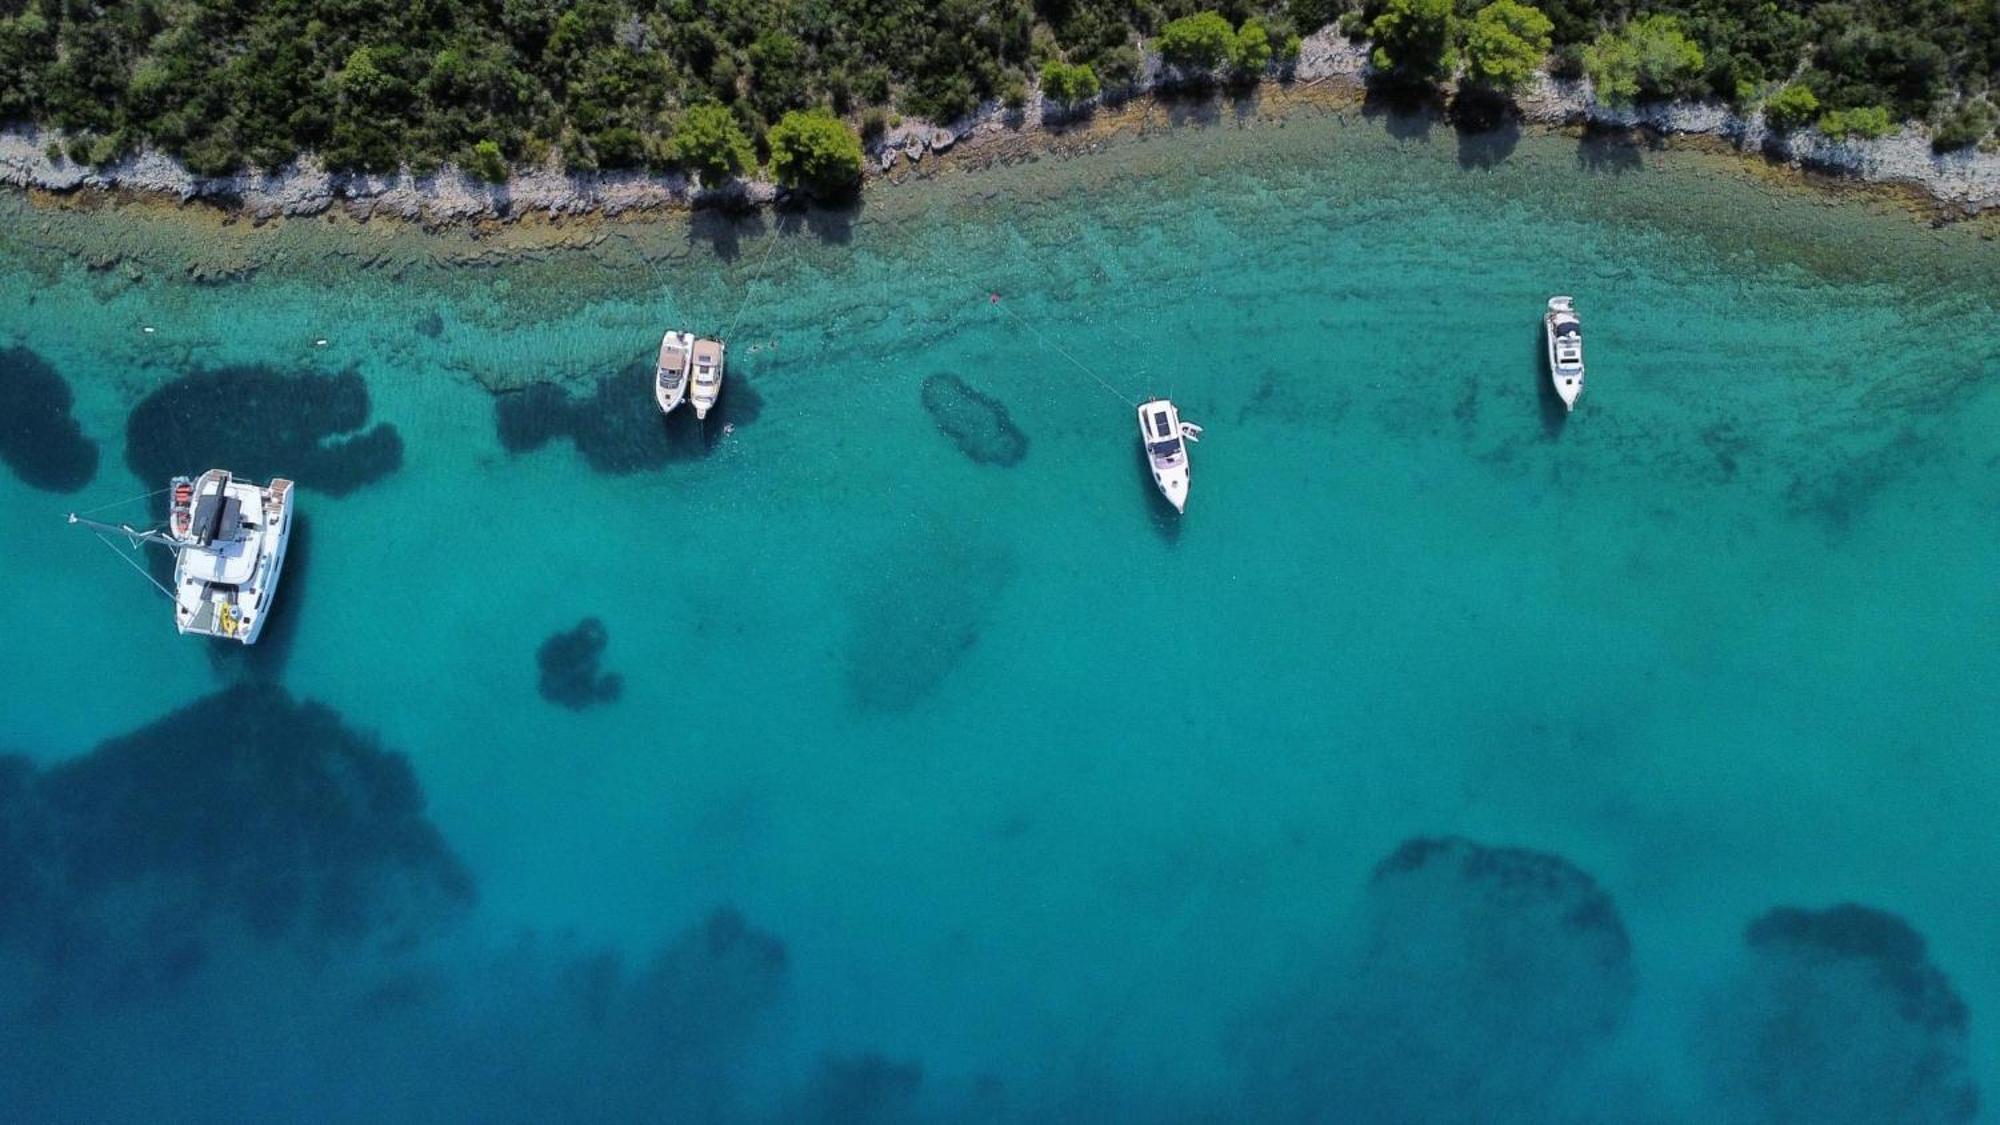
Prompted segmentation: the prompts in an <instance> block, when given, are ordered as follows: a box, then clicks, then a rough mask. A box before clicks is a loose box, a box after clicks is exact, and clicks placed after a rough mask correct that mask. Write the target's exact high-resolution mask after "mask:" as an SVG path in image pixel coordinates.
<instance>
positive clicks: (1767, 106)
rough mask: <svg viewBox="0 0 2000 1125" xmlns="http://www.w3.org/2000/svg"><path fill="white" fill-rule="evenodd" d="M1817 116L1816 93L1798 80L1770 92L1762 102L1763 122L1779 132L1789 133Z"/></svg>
mask: <svg viewBox="0 0 2000 1125" xmlns="http://www.w3.org/2000/svg"><path fill="white" fill-rule="evenodd" d="M1818 116H1819V97H1818V95H1816V94H1814V93H1813V92H1812V90H1811V89H1810V88H1809V87H1807V86H1805V85H1804V84H1802V83H1798V82H1793V83H1791V84H1789V85H1787V86H1786V87H1785V88H1784V89H1782V90H1779V91H1778V92H1777V93H1775V94H1772V95H1771V98H1770V100H1769V101H1767V102H1765V103H1764V123H1765V124H1767V125H1769V126H1770V127H1771V128H1773V129H1776V130H1777V131H1778V132H1780V133H1789V132H1791V131H1792V130H1793V129H1796V128H1798V127H1800V126H1801V125H1804V124H1806V123H1807V122H1810V121H1811V120H1812V119H1813V118H1815V117H1818Z"/></svg>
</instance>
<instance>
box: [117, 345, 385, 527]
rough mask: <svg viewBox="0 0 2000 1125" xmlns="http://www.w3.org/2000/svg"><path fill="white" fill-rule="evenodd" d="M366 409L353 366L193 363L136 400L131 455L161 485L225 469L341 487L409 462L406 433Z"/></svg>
mask: <svg viewBox="0 0 2000 1125" xmlns="http://www.w3.org/2000/svg"><path fill="white" fill-rule="evenodd" d="M368 413H369V403H368V384H367V383H365V382H364V381H363V380H362V378H361V376H360V374H359V373H358V372H355V371H347V372H343V373H342V374H339V375H292V374H287V373H284V372H281V371H279V370H277V369H275V368H270V367H250V366H245V367H223V368H216V369H214V370H203V371H196V372H194V373H193V374H190V375H187V376H185V377H183V378H180V379H176V380H174V381H173V382H171V383H168V384H167V385H166V386H163V387H161V388H159V389H158V390H156V391H154V392H153V393H151V394H149V395H147V396H146V397H145V398H143V399H141V400H139V404H138V405H137V406H135V407H133V408H132V412H131V414H130V415H128V416H127V417H126V419H125V463H126V464H127V465H129V466H130V467H131V469H132V472H133V473H134V474H135V475H137V476H138V477H139V479H140V480H142V481H148V482H153V483H154V485H155V487H158V486H161V485H164V484H166V482H167V480H168V479H169V478H171V477H173V476H174V475H176V474H179V473H188V474H193V473H199V472H202V471H204V470H207V469H213V468H224V469H228V470H230V471H231V472H234V473H238V474H240V475H242V476H245V477H251V478H255V479H258V480H263V479H267V478H270V477H274V476H282V477H289V478H291V479H292V480H295V481H297V482H299V484H300V486H302V487H305V488H311V489H315V490H317V491H320V492H325V493H329V494H332V495H334V496H344V495H346V494H347V493H350V492H353V491H354V490H355V489H357V488H360V487H362V486H363V485H367V484H372V483H374V482H375V481H378V480H380V479H382V478H383V477H386V476H388V475H389V474H391V473H393V472H395V471H396V470H397V469H400V468H401V467H402V465H403V438H402V435H401V434H399V433H397V432H396V427H395V426H393V425H390V424H389V423H386V422H383V423H378V424H376V425H375V426H372V427H370V426H369V425H368Z"/></svg>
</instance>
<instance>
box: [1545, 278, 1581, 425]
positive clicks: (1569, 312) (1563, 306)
mask: <svg viewBox="0 0 2000 1125" xmlns="http://www.w3.org/2000/svg"><path fill="white" fill-rule="evenodd" d="M1542 332H1543V334H1544V335H1545V336H1547V337H1548V343H1549V380H1550V381H1551V382H1553V383H1554V384H1555V387H1556V397H1557V398H1560V399H1562V404H1563V410H1564V411H1571V410H1575V409H1576V400H1577V396H1579V395H1581V394H1583V322H1582V321H1580V320H1578V319H1577V315H1576V302H1575V300H1574V299H1573V298H1570V297H1550V298H1549V311H1548V312H1546V313H1544V314H1542Z"/></svg>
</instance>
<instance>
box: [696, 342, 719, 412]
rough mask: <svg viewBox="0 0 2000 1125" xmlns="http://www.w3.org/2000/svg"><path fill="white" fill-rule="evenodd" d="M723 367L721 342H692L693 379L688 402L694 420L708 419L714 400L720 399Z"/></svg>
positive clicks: (713, 406)
mask: <svg viewBox="0 0 2000 1125" xmlns="http://www.w3.org/2000/svg"><path fill="white" fill-rule="evenodd" d="M723 366H724V364H723V350H722V341H720V340H696V341H695V342H694V379H693V385H692V386H690V387H689V388H688V401H689V402H691V403H693V404H694V416H695V417H696V418H706V417H708V412H709V411H711V410H713V409H715V400H716V399H718V398H721V397H722V369H723Z"/></svg>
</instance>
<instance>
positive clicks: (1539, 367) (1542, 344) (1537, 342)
mask: <svg viewBox="0 0 2000 1125" xmlns="http://www.w3.org/2000/svg"><path fill="white" fill-rule="evenodd" d="M1534 349H1535V351H1534V357H1535V359H1534V362H1533V363H1532V364H1529V365H1528V370H1530V371H1532V372H1534V379H1535V401H1536V402H1537V403H1540V404H1541V407H1542V433H1543V435H1544V436H1546V437H1547V438H1548V439H1549V440H1550V441H1554V440H1556V439H1557V438H1560V437H1562V433H1563V427H1564V426H1566V425H1568V424H1569V411H1568V410H1565V409H1563V404H1562V399H1561V398H1560V397H1558V396H1557V395H1556V388H1555V385H1554V384H1553V383H1551V382H1550V381H1549V380H1550V375H1549V341H1548V337H1547V335H1545V333H1544V331H1543V329H1542V323H1541V321H1539V320H1538V321H1536V322H1535V325H1534Z"/></svg>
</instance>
